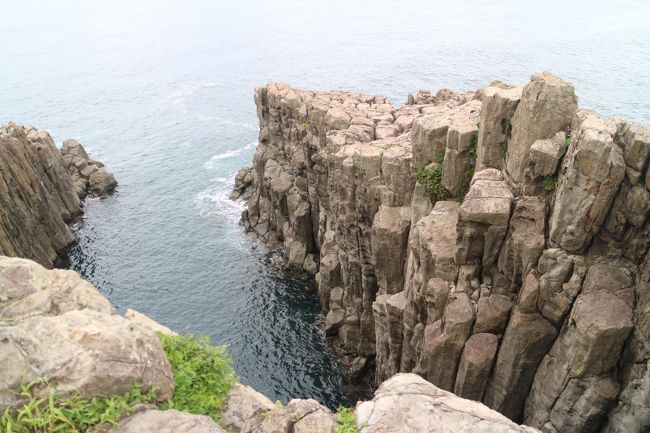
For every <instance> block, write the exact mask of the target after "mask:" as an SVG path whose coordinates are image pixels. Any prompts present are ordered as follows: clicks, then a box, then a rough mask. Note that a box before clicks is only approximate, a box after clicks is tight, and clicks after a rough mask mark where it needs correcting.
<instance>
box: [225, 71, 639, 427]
mask: <svg viewBox="0 0 650 433" xmlns="http://www.w3.org/2000/svg"><path fill="white" fill-rule="evenodd" d="M255 102H256V105H257V111H258V118H259V121H260V136H259V144H258V148H257V150H256V153H255V156H254V158H253V166H252V167H251V168H247V169H242V170H241V171H240V172H239V173H238V174H237V178H236V185H235V191H234V192H233V198H241V199H244V200H246V201H247V210H246V211H245V212H244V213H243V215H242V224H243V226H244V227H245V229H246V230H247V231H248V232H250V233H253V234H255V235H257V236H259V237H261V238H262V239H264V241H265V242H266V243H267V244H269V245H272V246H281V247H283V249H284V253H285V260H286V266H287V268H288V269H293V270H302V271H304V272H307V273H309V274H312V275H314V277H315V280H316V283H317V286H318V292H319V295H320V299H321V304H322V306H323V309H324V312H325V314H326V323H325V329H326V332H327V333H328V335H331V336H333V337H334V338H336V340H337V343H338V344H340V345H341V347H343V348H345V350H346V351H348V352H349V353H352V354H353V355H354V356H355V357H356V359H355V364H357V365H365V364H366V363H371V362H372V361H373V360H374V363H375V365H376V369H375V375H376V379H375V380H376V383H377V384H379V383H381V382H383V381H384V380H386V379H387V378H389V377H391V376H393V375H394V374H396V373H400V372H402V373H408V372H413V373H417V374H419V375H420V376H422V377H424V378H425V379H427V380H428V381H429V382H431V383H433V384H434V385H436V386H438V387H440V388H442V389H444V390H447V391H452V392H455V393H456V394H458V395H459V396H462V397H467V398H471V399H474V400H478V401H483V402H484V403H485V404H486V405H487V406H489V407H491V408H492V409H495V410H497V411H499V412H501V413H503V414H504V415H506V416H508V417H509V418H511V419H513V420H515V421H517V422H522V421H523V422H524V423H525V424H527V425H531V426H533V427H536V428H539V429H541V430H542V431H544V432H549V433H557V432H563V433H573V432H576V433H577V432H581V433H590V432H607V433H611V432H642V431H645V430H646V429H647V428H648V427H649V426H650V411H649V410H648V401H650V400H649V399H650V343H649V341H650V326H649V323H650V321H649V320H648V318H649V317H650V315H649V311H650V310H649V309H648V308H649V306H650V288H649V286H648V282H649V280H650V279H649V278H648V269H650V256H648V254H647V252H648V246H649V240H650V237H649V236H648V231H649V229H650V226H649V223H648V222H647V216H648V212H649V211H650V192H649V191H648V189H649V188H650V174H648V159H649V156H650V128H649V127H648V126H644V125H639V124H635V123H632V122H628V121H626V120H624V119H620V118H606V117H602V116H599V115H598V114H597V113H595V112H593V111H590V110H584V109H579V108H578V100H577V97H576V95H575V92H574V88H573V86H572V85H571V84H570V83H568V82H565V81H563V80H561V79H559V78H557V77H555V76H553V75H551V74H549V73H542V74H535V75H533V76H532V78H531V81H530V82H529V83H528V84H526V85H525V86H522V87H516V86H511V85H507V84H504V83H501V82H494V83H492V84H491V85H490V86H488V87H486V88H485V89H480V90H478V91H476V92H469V93H458V92H453V91H450V90H442V91H439V92H437V93H435V94H432V93H430V92H424V91H422V92H419V93H418V94H417V95H415V96H412V95H410V96H409V98H408V101H407V104H406V105H405V106H403V107H400V108H396V107H393V106H392V105H390V104H389V103H388V100H387V99H386V98H384V97H378V96H368V95H363V94H359V93H353V92H341V91H333V92H312V91H304V90H298V89H293V88H291V87H289V86H287V85H283V84H269V85H267V86H265V87H261V88H258V89H256V91H255Z"/></svg>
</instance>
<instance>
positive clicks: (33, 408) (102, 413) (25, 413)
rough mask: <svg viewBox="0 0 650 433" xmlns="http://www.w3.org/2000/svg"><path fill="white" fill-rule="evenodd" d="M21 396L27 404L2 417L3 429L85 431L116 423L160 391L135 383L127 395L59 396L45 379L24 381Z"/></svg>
mask: <svg viewBox="0 0 650 433" xmlns="http://www.w3.org/2000/svg"><path fill="white" fill-rule="evenodd" d="M44 388H45V389H44ZM43 391H45V392H43ZM48 391H49V392H48ZM20 396H21V398H22V399H23V400H24V402H25V404H24V406H23V407H21V408H20V409H19V410H17V411H15V412H11V411H9V409H7V410H5V412H4V414H3V415H2V417H0V432H1V433H50V432H66V433H81V432H85V431H86V430H87V429H88V428H90V427H93V426H96V425H99V424H103V423H109V424H111V425H116V424H117V421H119V420H120V419H122V418H124V417H125V416H128V415H130V414H131V413H132V412H133V406H134V405H136V404H138V403H151V402H154V401H155V398H156V391H155V390H151V391H149V392H148V393H142V386H140V385H134V386H133V388H131V390H130V391H129V392H127V393H126V394H124V395H119V396H99V397H95V398H93V399H91V400H84V399H83V398H81V396H80V395H79V393H75V394H73V395H71V396H68V397H60V396H57V395H55V394H54V387H53V385H52V384H50V383H49V382H48V381H47V379H41V380H37V381H34V382H29V383H25V384H23V385H22V386H21V390H20Z"/></svg>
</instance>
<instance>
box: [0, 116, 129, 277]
mask: <svg viewBox="0 0 650 433" xmlns="http://www.w3.org/2000/svg"><path fill="white" fill-rule="evenodd" d="M115 185H117V182H116V181H115V178H114V177H113V175H112V174H110V173H108V172H107V171H106V170H105V169H104V168H103V164H101V163H99V162H96V161H93V160H91V159H90V158H89V157H88V155H87V154H86V152H85V150H84V149H83V147H82V146H81V145H80V144H79V143H78V142H76V141H75V140H67V141H66V143H65V145H64V148H63V150H62V151H59V150H58V149H57V148H56V146H55V145H54V142H53V140H52V138H51V137H50V135H49V134H48V133H47V132H46V131H39V130H37V129H35V128H33V127H24V126H20V125H17V124H15V123H9V124H7V125H5V126H2V127H0V254H4V255H8V256H18V257H27V258H30V259H33V260H36V261H37V262H39V263H41V264H43V265H45V266H51V265H52V263H53V262H54V260H55V259H56V256H57V253H58V252H59V251H60V250H62V249H63V248H65V247H66V246H68V245H69V244H70V243H72V242H73V241H74V236H73V234H72V232H71V231H70V228H69V227H68V225H67V224H68V223H70V222H71V221H72V219H73V218H74V217H75V216H77V215H79V214H80V213H81V201H80V199H83V198H84V197H85V196H86V195H87V194H88V193H91V194H94V195H103V194H106V193H107V192H110V190H112V189H113V188H114V187H115Z"/></svg>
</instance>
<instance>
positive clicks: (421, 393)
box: [355, 374, 538, 433]
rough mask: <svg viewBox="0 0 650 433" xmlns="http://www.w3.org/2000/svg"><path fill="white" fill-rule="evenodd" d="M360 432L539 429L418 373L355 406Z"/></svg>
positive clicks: (516, 432)
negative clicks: (448, 390)
mask: <svg viewBox="0 0 650 433" xmlns="http://www.w3.org/2000/svg"><path fill="white" fill-rule="evenodd" d="M355 413H356V416H357V427H358V428H359V432H360V433H535V432H538V430H535V429H533V428H530V427H526V426H519V425H517V424H515V423H513V422H512V421H510V420H509V419H507V418H506V417H504V416H503V415H501V414H499V413H497V412H495V411H493V410H490V409H488V408H487V407H485V406H484V405H483V404H481V403H477V402H473V401H470V400H464V399H462V398H460V397H457V396H455V395H454V394H452V393H450V392H446V391H443V390H441V389H439V388H437V387H436V386H434V385H432V384H431V383H429V382H427V381H425V380H424V379H422V378H421V377H419V376H417V375H414V374H397V375H395V376H393V377H392V378H390V379H389V380H387V381H386V382H384V383H382V384H381V386H380V387H379V389H377V391H376V392H375V395H374V397H373V399H372V400H370V401H365V402H361V403H359V404H358V405H357V407H356V410H355Z"/></svg>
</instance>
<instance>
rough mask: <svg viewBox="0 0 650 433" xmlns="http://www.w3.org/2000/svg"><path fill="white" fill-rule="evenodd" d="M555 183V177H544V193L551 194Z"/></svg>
mask: <svg viewBox="0 0 650 433" xmlns="http://www.w3.org/2000/svg"><path fill="white" fill-rule="evenodd" d="M556 183H557V178H556V177H555V176H550V177H546V178H544V180H543V181H542V188H543V189H544V191H546V192H551V191H553V190H554V189H555V184H556Z"/></svg>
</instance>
